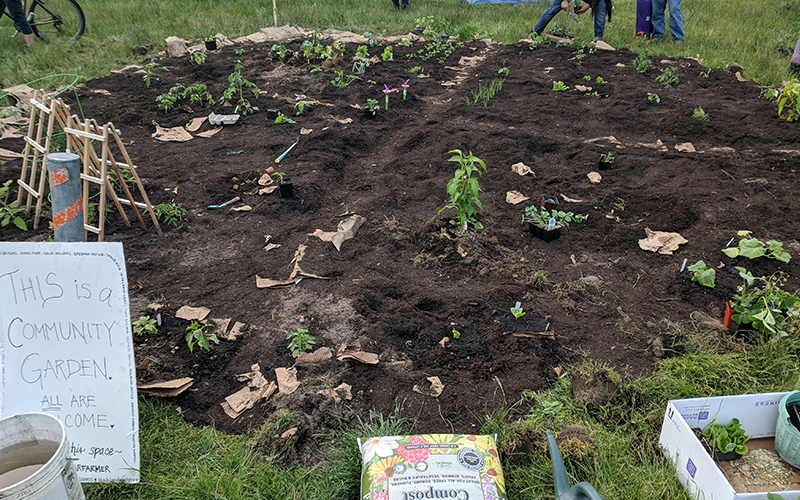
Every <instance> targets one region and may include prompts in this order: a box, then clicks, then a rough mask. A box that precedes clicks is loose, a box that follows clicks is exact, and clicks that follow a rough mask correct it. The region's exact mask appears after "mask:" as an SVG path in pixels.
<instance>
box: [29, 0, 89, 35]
mask: <svg viewBox="0 0 800 500" xmlns="http://www.w3.org/2000/svg"><path fill="white" fill-rule="evenodd" d="M37 7H39V8H38V9H37ZM28 22H30V24H31V29H32V30H33V32H34V33H35V34H36V36H38V37H39V38H41V39H42V40H44V41H45V42H71V41H73V40H77V39H78V38H80V37H81V35H83V32H84V30H85V29H86V17H84V15H83V10H82V9H81V6H80V5H78V2H76V1H75V0H33V1H32V2H31V8H30V10H29V14H28Z"/></svg>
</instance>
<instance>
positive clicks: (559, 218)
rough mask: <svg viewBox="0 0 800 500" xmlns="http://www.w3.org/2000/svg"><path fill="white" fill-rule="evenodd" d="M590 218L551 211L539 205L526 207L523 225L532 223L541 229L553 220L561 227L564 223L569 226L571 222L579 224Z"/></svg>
mask: <svg viewBox="0 0 800 500" xmlns="http://www.w3.org/2000/svg"><path fill="white" fill-rule="evenodd" d="M588 218H589V216H588V215H583V214H574V213H572V212H562V211H560V210H556V209H553V210H552V211H551V210H547V209H545V208H543V207H540V206H538V205H531V206H529V207H526V208H525V211H524V213H523V214H522V224H524V223H526V222H530V223H533V224H537V225H539V226H541V227H547V226H549V225H550V221H551V219H552V220H554V222H555V224H556V225H560V224H564V223H567V224H569V223H570V222H575V223H576V224H577V223H581V222H583V221H585V220H586V219H588Z"/></svg>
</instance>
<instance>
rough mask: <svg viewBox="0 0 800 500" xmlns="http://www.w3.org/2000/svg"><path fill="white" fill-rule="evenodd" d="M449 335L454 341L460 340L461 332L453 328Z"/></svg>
mask: <svg viewBox="0 0 800 500" xmlns="http://www.w3.org/2000/svg"><path fill="white" fill-rule="evenodd" d="M450 333H452V334H453V338H454V339H456V340H458V339H460V338H461V332H459V331H458V330H456V329H455V328H453V330H452V331H451V332H450Z"/></svg>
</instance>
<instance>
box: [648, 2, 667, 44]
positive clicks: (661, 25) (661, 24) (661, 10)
mask: <svg viewBox="0 0 800 500" xmlns="http://www.w3.org/2000/svg"><path fill="white" fill-rule="evenodd" d="M651 5H652V7H653V13H652V15H651V16H650V20H651V21H652V22H653V41H654V42H657V41H659V40H661V37H662V36H664V31H665V30H666V29H667V20H666V17H665V11H666V9H667V0H653V1H652V3H651Z"/></svg>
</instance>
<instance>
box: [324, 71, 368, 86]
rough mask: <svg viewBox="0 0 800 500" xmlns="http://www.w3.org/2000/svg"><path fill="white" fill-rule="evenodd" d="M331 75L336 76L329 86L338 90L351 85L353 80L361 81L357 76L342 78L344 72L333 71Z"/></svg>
mask: <svg viewBox="0 0 800 500" xmlns="http://www.w3.org/2000/svg"><path fill="white" fill-rule="evenodd" d="M333 73H334V75H336V76H335V77H334V78H333V80H331V85H333V86H334V87H340V88H343V87H347V86H348V85H350V84H351V83H353V82H354V81H355V80H360V79H361V78H359V77H357V76H353V75H347V76H344V71H335V70H334V72H333Z"/></svg>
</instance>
